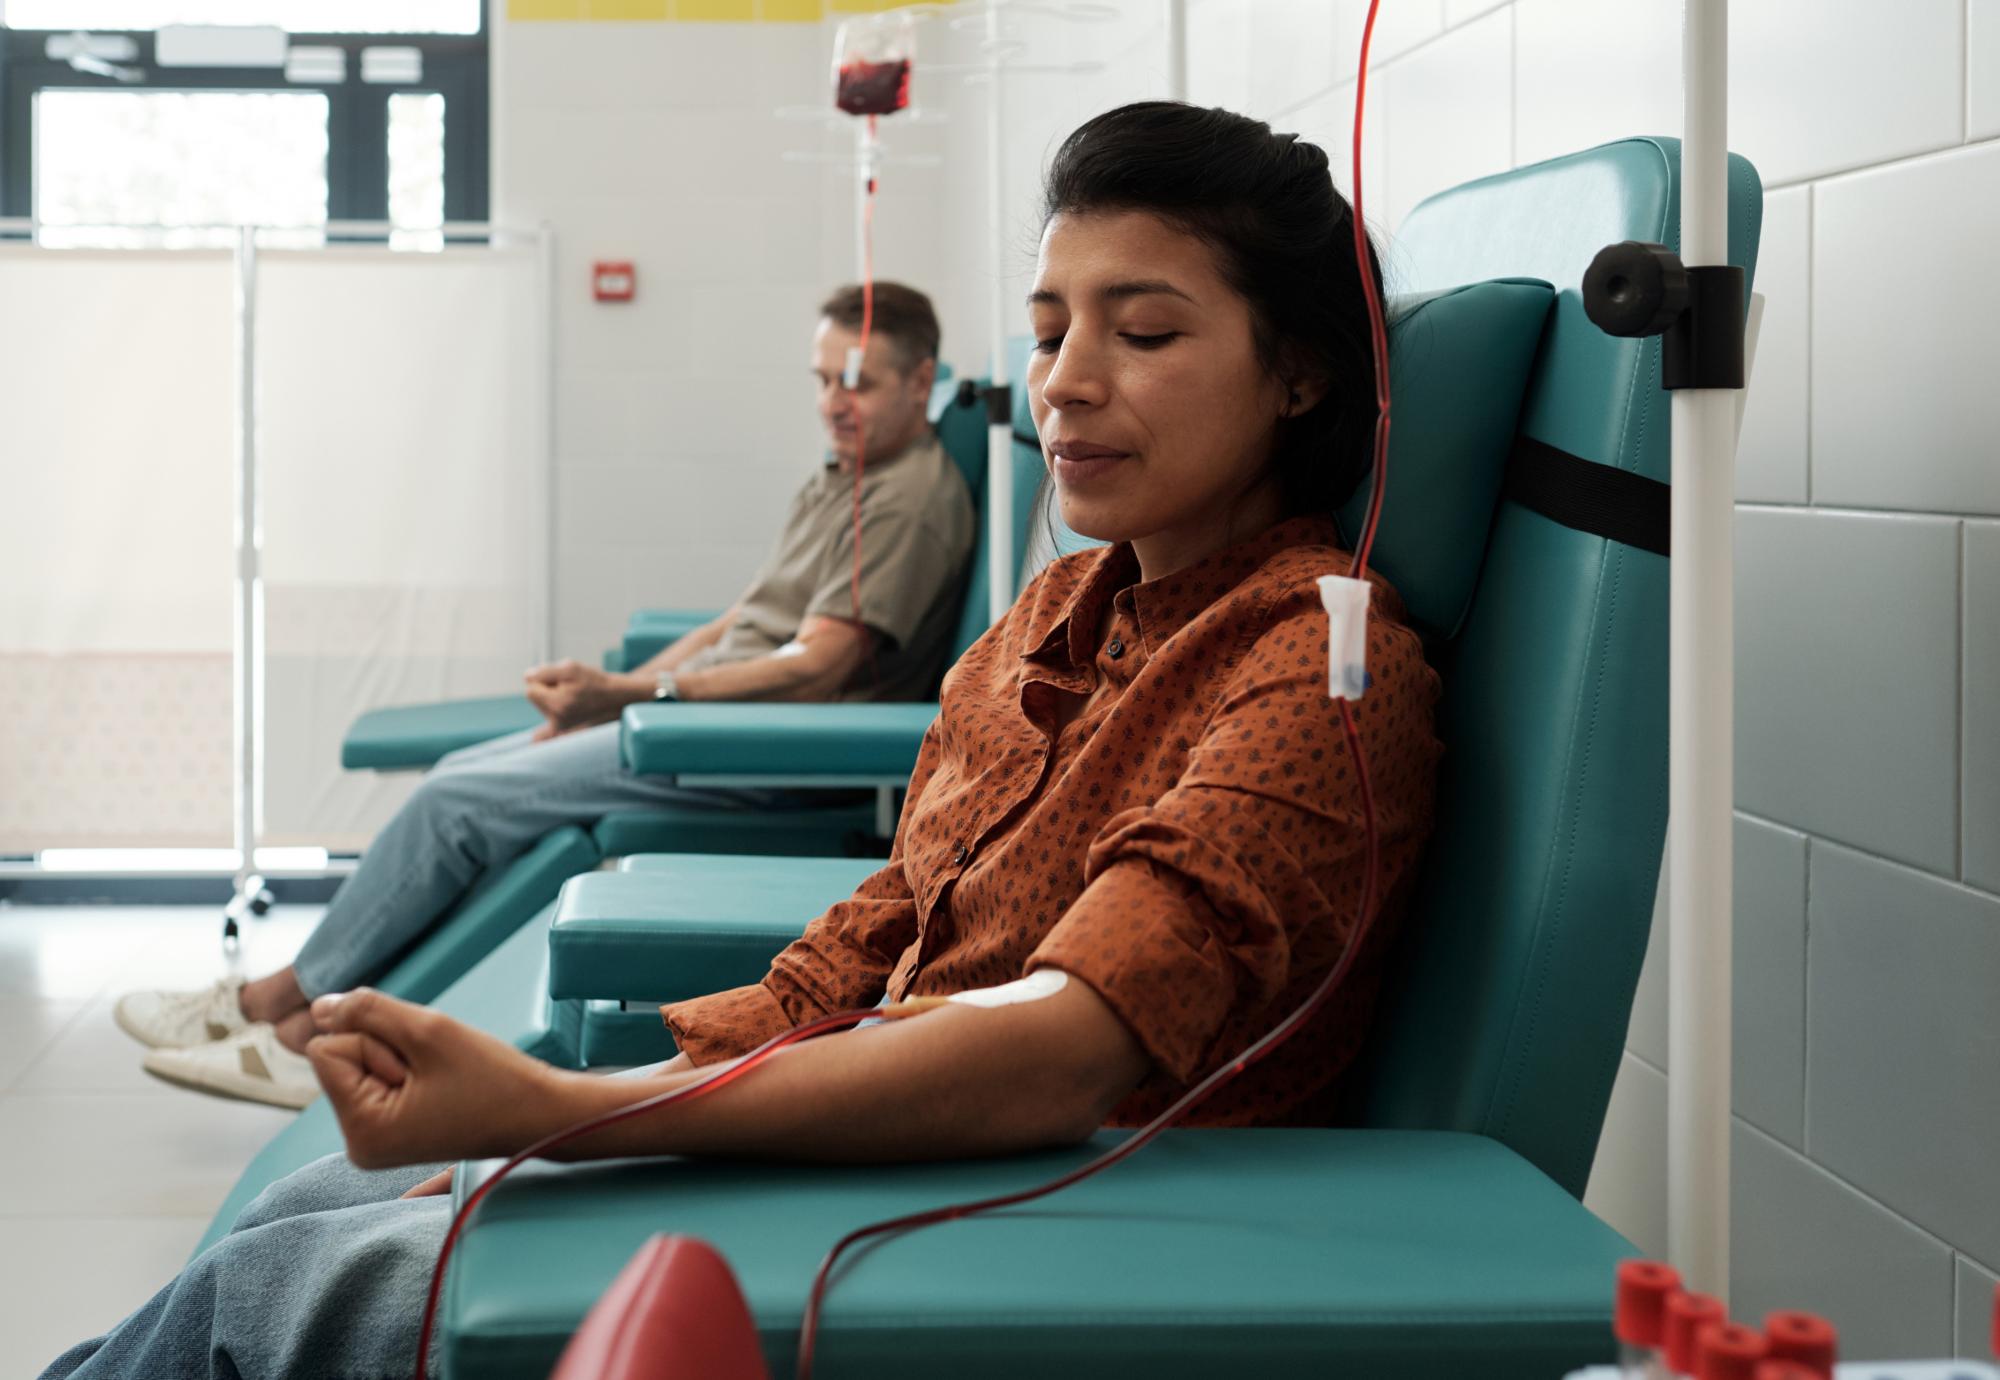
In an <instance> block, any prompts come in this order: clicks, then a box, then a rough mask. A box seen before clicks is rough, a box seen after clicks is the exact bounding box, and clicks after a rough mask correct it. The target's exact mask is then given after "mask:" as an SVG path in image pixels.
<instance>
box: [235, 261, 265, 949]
mask: <svg viewBox="0 0 2000 1380" xmlns="http://www.w3.org/2000/svg"><path fill="white" fill-rule="evenodd" d="M235 296H236V589H235V606H236V637H235V644H236V645H235V663H236V665H235V670H236V693H235V696H234V699H235V714H234V716H233V717H234V720H235V747H236V782H235V796H236V799H235V805H236V811H235V813H236V819H235V830H234V832H235V835H236V854H237V863H236V895H235V898H234V899H233V900H232V901H231V903H230V910H231V919H232V921H233V920H234V918H235V917H236V915H237V914H239V913H240V911H241V908H242V907H243V906H244V905H245V903H247V902H248V901H250V900H251V899H252V898H254V897H256V896H257V895H258V894H259V893H260V892H262V891H263V889H264V883H263V879H262V878H260V877H259V876H258V875H257V828H258V824H259V823H260V819H261V816H262V814H263V803H264V802H263V790H262V784H263V762H262V752H261V749H262V747H263V737H264V706H263V688H264V676H263V665H262V662H263V658H264V636H263V631H264V630H263V623H264V590H263V585H262V582H261V580H260V571H259V566H260V564H261V562H260V559H259V558H260V555H261V552H260V549H259V548H260V547H261V545H262V542H263V536H264V534H263V528H262V523H261V522H260V520H259V517H258V503H257V336H256V331H257V236H256V232H255V231H254V230H252V229H251V228H250V227H248V226H245V227H243V228H242V229H241V230H239V231H238V232H237V236H236V294H235Z"/></svg>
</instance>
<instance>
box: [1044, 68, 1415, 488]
mask: <svg viewBox="0 0 2000 1380" xmlns="http://www.w3.org/2000/svg"><path fill="white" fill-rule="evenodd" d="M1092 211H1146V212H1150V213H1151V214H1153V215H1156V216H1158V217H1160V218H1161V219H1162V220H1164V221H1166V222H1167V223H1168V224H1170V225H1172V226H1174V227H1175V228H1176V229H1179V230H1182V231H1184V232H1186V233H1187V234H1190V235H1193V236H1195V237H1196V238H1197V239H1199V240H1202V241H1203V242H1204V243H1206V244H1207V245H1208V246H1209V248H1210V249H1211V250H1213V251H1214V253H1215V256H1216V259H1217V261H1218V263H1219V264H1220V266H1221V270H1222V275H1223V277H1224V278H1225V279H1226V280H1227V281H1228V282H1229V284H1230V285H1231V286H1232V287H1234V288H1235V289H1236V290H1237V291H1238V292H1239V293H1241V294H1242V295H1243V297H1244V298H1245V299H1246V300H1247V301H1248V302H1249V304H1250V315H1251V320H1252V322H1253V323H1254V330H1255V341H1256V349H1257V357H1258V361H1259V362H1260V363H1261V364H1262V365H1263V366H1264V367H1265V368H1266V369H1269V370H1270V371H1272V372H1273V373H1274V374H1277V375H1278V376H1280V377H1287V376H1290V377H1299V376H1302V375H1317V376H1319V377H1322V378H1324V379H1325V380H1326V383H1327V391H1326V394H1325V395H1324V396H1323V397H1322V398H1321V400H1320V401H1319V403H1318V404H1317V405H1316V406H1314V407H1313V408H1312V409H1311V410H1310V411H1307V412H1305V413H1303V414H1301V415H1299V416H1297V417H1289V418H1285V419H1282V420H1281V421H1279V423H1278V435H1277V443H1276V449H1275V451H1274V454H1273V464H1274V465H1275V466H1276V468H1277V471H1278V477H1279V481H1280V483H1281V485H1282V486H1283V487H1282V491H1283V495H1284V500H1285V506H1286V509H1287V511H1289V512H1292V513H1303V512H1330V511H1331V510H1332V509H1334V508H1335V507H1337V506H1338V505H1340V504H1341V503H1342V502H1344V501H1345V500H1346V499H1347V498H1348V496H1349V495H1351V494H1352V493H1353V492H1354V490H1355V488H1356V486H1357V485H1359V484H1360V482H1361V481H1362V480H1363V479H1364V478H1366V477H1367V474H1368V468H1369V464H1370V462H1371V460H1372V459H1373V453H1372V444H1373V438H1374V434H1375V411H1376V408H1375V356H1374V352H1373V349H1372V347H1371V345H1370V331H1369V324H1368V305H1367V299H1366V298H1365V297H1364V296H1363V295H1362V289H1361V276H1360V274H1358V273H1357V272H1356V271H1355V265H1354V209H1353V207H1351V206H1350V205H1348V202H1347V198H1346V197H1344V196H1342V195H1341V194H1340V193H1339V192H1338V191H1337V190H1335V188H1334V185H1333V177H1332V174H1331V172H1330V171H1329V169H1328V166H1327V159H1326V153H1325V151H1324V150H1323V149H1321V148H1320V147H1319V146H1318V145H1316V144H1309V143H1306V142H1305V141H1304V140H1302V139H1300V138H1299V137H1298V136H1297V135H1296V134H1274V133H1273V132H1272V131H1271V127H1270V126H1269V125H1267V124H1265V123H1264V122H1263V121H1261V120H1252V119H1250V118H1248V117H1247V116H1243V115H1236V114H1232V113H1231V112H1229V111H1227V110H1204V109H1202V108H1200V107H1198V106H1192V105H1184V104H1182V103H1180V102H1178V101H1141V102H1138V103H1137V104H1134V105H1127V106H1120V107H1119V108H1118V109H1116V110H1110V111H1106V112H1105V113H1104V114H1102V115H1099V116H1097V117H1096V118H1095V119H1092V120H1090V121H1089V122H1087V123H1086V124H1084V125H1082V126H1081V127H1080V128H1078V129H1077V131H1076V132H1075V133H1073V134H1071V135H1070V136H1069V138H1067V139H1065V140H1063V143H1062V147H1061V148H1060V149H1058V150H1056V156H1055V160H1054V161H1053V162H1052V163H1051V164H1050V165H1049V172H1048V176H1047V178H1046V179H1045V180H1044V183H1043V205H1042V220H1043V224H1044V225H1046V224H1047V223H1048V221H1050V220H1052V219H1053V218H1054V217H1056V216H1058V215H1062V214H1073V213H1078V212H1092ZM1368 260H1369V271H1370V272H1371V273H1372V274H1373V275H1374V278H1375V286H1376V290H1377V291H1378V292H1380V291H1381V289H1382V269H1381V264H1380V263H1379V261H1378V260H1377V259H1376V256H1375V246H1374V243H1373V241H1372V240H1371V241H1370V242H1369V246H1368Z"/></svg>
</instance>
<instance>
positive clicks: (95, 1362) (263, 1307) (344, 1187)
mask: <svg viewBox="0 0 2000 1380" xmlns="http://www.w3.org/2000/svg"><path fill="white" fill-rule="evenodd" d="M443 1167H444V1166H443V1165H437V1164H428V1165H413V1166H411V1167H409V1168H406V1169H390V1170H385V1171H383V1172H381V1173H368V1172H365V1171H363V1170H359V1169H356V1168H355V1167H354V1166H353V1165H351V1164H349V1163H348V1162H347V1157H346V1156H345V1155H329V1156H327V1157H326V1158H325V1159H323V1160H317V1161H315V1162H314V1163H312V1164H309V1165H307V1166H306V1167H305V1168H303V1169H301V1170H299V1171H298V1172H297V1173H295V1174H292V1175H290V1176H288V1177H286V1178H283V1179H280V1180H278V1182H276V1183H275V1184H272V1185H271V1186H270V1187H269V1188H267V1189H265V1190H264V1192H263V1193H262V1194H260V1195H259V1196H258V1197H257V1199H256V1200H255V1201H254V1202H252V1203H251V1204H250V1206H248V1207H246V1208H244V1209H243V1214H242V1215H241V1216H240V1217H238V1218H237V1219H236V1225H235V1226H234V1227H232V1228H231V1229H230V1233H229V1235H227V1236H225V1237H223V1238H222V1239H221V1240H220V1241H218V1242H216V1243H215V1244H214V1245H213V1246H211V1247H209V1248H208V1249H207V1250H205V1251H203V1252H202V1253H201V1254H200V1255H199V1256H196V1257H195V1258H194V1259H193V1260H191V1261H189V1262H188V1264H187V1266H186V1267H185V1268H184V1269H182V1271H181V1272H180V1274H179V1275H178V1276H176V1277H175V1278H174V1280H173V1282H172V1283H170V1284H168V1285H167V1287H166V1288H164V1289H162V1290H160V1292H159V1293H157V1294H155V1295H153V1297H152V1298H151V1299H150V1300H149V1301H148V1302H147V1303H146V1304H145V1305H144V1306H143V1307H141V1308H140V1309H139V1310H138V1311H137V1312H136V1313H134V1314H132V1316H130V1317H129V1318H127V1319H125V1321H124V1322H121V1323H119V1324H118V1326H116V1327H114V1328H112V1329H111V1331H109V1332H107V1333H106V1334H105V1335H104V1336H102V1337H96V1338H93V1339H91V1340H90V1341H87V1342H80V1343H78V1344H77V1345H76V1346H73V1347H71V1348H70V1349H69V1350H68V1351H66V1352H64V1353H63V1354H62V1355H61V1356H59V1357H57V1358H56V1359H55V1361H54V1362H52V1363H51V1364H50V1366H49V1368H48V1369H47V1370H45V1371H43V1372H42V1380H65V1377H74V1380H112V1377H120V1378H121V1380H123V1378H124V1377H130V1378H131V1380H391V1378H392V1377H394V1380H402V1378H403V1377H407V1376H408V1375H409V1374H410V1373H411V1371H412V1369H413V1367H412V1365H411V1362H412V1361H414V1360H415V1359H416V1350H417V1333H418V1331H419V1330H420V1328H421V1327H422V1325H423V1314H424V1297H425V1291H426V1290H428V1289H429V1288H430V1280H431V1267H432V1266H433V1265H434V1264H435V1263H436V1261H437V1253H438V1249H439V1247H440V1246H442V1245H443V1244H444V1234H445V1230H446V1229H447V1228H448V1227H449V1226H450V1225H451V1195H450V1194H443V1195H441V1196H438V1197H432V1198H415V1199H411V1200H409V1201H404V1200H403V1198H402V1194H403V1193H404V1192H405V1191H406V1190H407V1189H410V1188H412V1187H414V1186H415V1185H417V1184H419V1183H422V1182H423V1181H424V1180H425V1179H428V1178H429V1177H430V1176H431V1175H433V1174H435V1173H437V1172H438V1171H439V1170H440V1169H442V1168H443ZM427 1369H428V1371H429V1373H430V1374H433V1375H435V1374H436V1373H437V1346H436V1343H435V1342H433V1345H432V1351H431V1357H430V1361H429V1363H428V1366H427Z"/></svg>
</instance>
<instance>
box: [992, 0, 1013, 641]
mask: <svg viewBox="0 0 2000 1380" xmlns="http://www.w3.org/2000/svg"><path fill="white" fill-rule="evenodd" d="M1000 61H1001V52H1000V11H999V7H998V6H994V7H991V8H989V9H988V10H987V11H986V263H987V272H986V278H987V283H988V292H989V297H988V299H987V313H988V321H987V330H988V333H989V339H988V342H987V347H986V355H987V369H988V380H989V381H990V382H991V384H992V386H993V387H994V388H995V389H1004V388H1006V387H1007V385H1008V379H1007V325H1006V322H1007V250H1006V236H1005V233H1004V232H1003V229H1002V226H1001V220H1002V208H1003V207H1004V206H1005V204H1006V197H1007V191H1006V188H1007V175H1006V169H1005V167H1004V165H1003V164H1002V162H1001V154H1002V151H1003V148H1004V144H1005V141H1004V138H1003V135H1004V133H1005V129H1006V124H1005V110H1004V107H1003V103H1002V101H1001V91H1000ZM1013 431H1014V424H1013V419H1012V417H1011V416H1009V417H1006V418H1003V419H1001V420H999V421H996V422H993V423H991V424H990V425H989V426H988V427H987V428H986V533H987V537H986V545H987V563H986V596H987V617H988V618H989V619H990V620H991V621H992V622H995V623H998V622H999V621H1000V620H1001V619H1002V618H1005V617H1006V616H1007V610H1008V608H1010V607H1011V606H1012V605H1013V603H1014V435H1013Z"/></svg>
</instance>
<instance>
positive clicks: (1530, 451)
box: [1501, 436, 1673, 556]
mask: <svg viewBox="0 0 2000 1380" xmlns="http://www.w3.org/2000/svg"><path fill="white" fill-rule="evenodd" d="M1501 492H1502V493H1503V495H1504V496H1505V497H1507V498H1511V499H1513V500H1514V501H1515V502H1516V503H1518V504H1520V505H1521V506H1522V507H1524V508H1532V509H1533V510H1534V511H1535V512H1538V513H1540V514H1541V515H1542V516H1543V517H1545V518H1548V519H1549V520H1550V521H1551V522H1559V523H1561V524H1562V525H1563V526H1565V527H1570V528H1574V529H1575V530H1576V531H1579V532H1589V533H1590V534H1592V535H1593V536H1599V537H1607V538H1609V539H1610V540H1612V541H1616V542H1623V543H1624V544H1625V545H1627V546H1636V547H1638V548H1639V549H1640V550H1641V551H1651V552H1652V553H1654V554H1655V555H1658V556H1664V555H1667V554H1668V552H1669V551H1670V549H1671V548H1672V540H1671V537H1672V531H1673V507H1672V496H1673V490H1672V488H1670V487H1669V486H1668V485H1665V484H1662V483H1661V482H1660V481H1659V480H1657V479H1648V478H1646V476H1644V475H1642V474H1633V473H1631V472H1630V471H1628V470H1621V469H1617V468H1615V467H1614V466H1611V465H1600V464H1598V463H1597V462H1596V461H1594V460H1586V459H1584V458H1583V457H1582V456H1580V455H1571V454H1570V453H1569V452H1568V451H1566V450H1558V449H1556V447H1554V446H1552V445H1549V444H1547V443H1546V442H1542V441H1537V440H1535V439H1534V438H1533V437H1531V436H1517V437H1515V438H1514V453H1513V455H1512V456H1510V457H1509V459H1508V462H1507V480H1506V483H1505V485H1504V486H1503V488H1502V490H1501Z"/></svg>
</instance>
